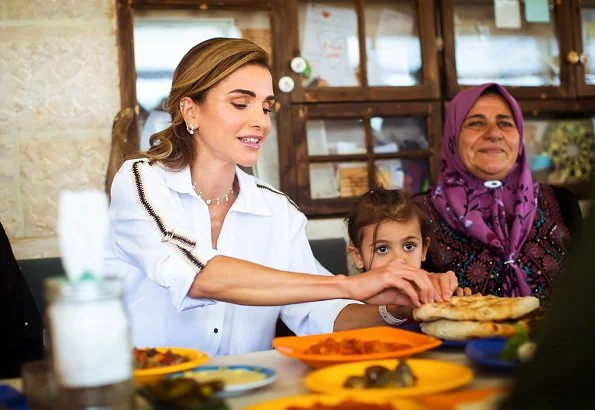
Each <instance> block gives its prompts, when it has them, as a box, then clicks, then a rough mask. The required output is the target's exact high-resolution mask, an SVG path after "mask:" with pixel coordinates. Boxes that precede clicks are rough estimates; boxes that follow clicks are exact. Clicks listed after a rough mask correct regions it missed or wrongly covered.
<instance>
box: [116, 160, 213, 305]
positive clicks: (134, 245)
mask: <svg viewBox="0 0 595 410" xmlns="http://www.w3.org/2000/svg"><path fill="white" fill-rule="evenodd" d="M110 218H111V223H112V224H113V230H114V233H115V235H114V238H115V239H114V240H115V242H116V243H115V248H116V252H117V253H118V256H119V257H120V258H122V259H123V260H124V261H126V262H127V263H129V264H131V265H133V266H135V267H137V268H139V269H140V270H141V271H142V272H144V273H145V274H146V275H147V277H148V278H149V279H151V280H153V281H154V282H156V283H158V284H159V285H160V286H163V287H164V288H166V289H168V291H169V294H170V297H171V300H172V303H173V305H174V306H175V308H176V310H177V311H182V310H186V309H191V308H195V307H200V306H205V305H208V304H212V303H214V301H211V300H207V299H194V298H191V297H189V296H188V291H189V290H190V287H191V286H192V283H193V282H194V279H195V277H196V275H197V274H198V273H199V272H200V271H201V269H203V268H204V266H205V265H206V264H207V263H208V261H209V260H210V259H211V258H213V257H214V256H216V255H218V253H217V251H215V250H213V249H211V247H210V246H201V245H200V244H197V243H196V240H195V239H193V237H192V235H191V234H190V233H188V231H187V229H186V226H185V223H184V218H183V215H181V213H180V212H179V211H178V210H176V207H175V205H174V201H173V198H172V193H171V191H170V190H169V188H168V187H167V185H166V183H165V181H164V179H163V178H162V177H161V176H160V175H159V174H158V173H157V172H156V170H155V169H153V165H152V164H151V163H150V162H148V161H147V160H136V161H128V162H126V163H125V164H124V165H123V166H122V168H121V169H120V171H119V172H118V174H117V175H116V177H115V178H114V182H113V185H112V201H111V205H110Z"/></svg>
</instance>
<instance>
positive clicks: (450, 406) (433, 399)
mask: <svg viewBox="0 0 595 410" xmlns="http://www.w3.org/2000/svg"><path fill="white" fill-rule="evenodd" d="M507 392H508V390H507V389H506V388H504V387H501V388H491V389H477V390H465V391H458V392H453V393H440V394H432V395H430V396H425V397H422V398H421V400H422V402H423V403H425V405H426V406H428V408H430V409H432V410H456V408H457V406H460V405H461V404H470V403H473V402H476V401H479V400H484V399H487V398H488V397H489V396H492V395H494V394H506V393H507Z"/></svg>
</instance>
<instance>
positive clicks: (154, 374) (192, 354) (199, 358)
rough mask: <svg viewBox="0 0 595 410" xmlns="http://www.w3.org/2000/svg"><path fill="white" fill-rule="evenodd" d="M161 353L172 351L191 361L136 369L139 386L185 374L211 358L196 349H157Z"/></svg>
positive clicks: (135, 377) (134, 374)
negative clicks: (164, 377) (180, 373)
mask: <svg viewBox="0 0 595 410" xmlns="http://www.w3.org/2000/svg"><path fill="white" fill-rule="evenodd" d="M155 349H156V350H157V351H159V352H166V351H168V350H171V351H172V353H175V354H179V355H180V356H185V357H187V358H189V359H190V360H189V361H187V362H184V363H180V364H174V365H171V366H160V367H154V368H152V369H136V370H134V373H133V376H134V381H135V382H136V383H138V384H143V383H148V382H152V381H154V380H157V379H160V378H162V377H163V376H165V375H168V374H171V373H176V372H183V371H185V370H190V369H194V368H195V367H198V366H200V365H201V364H203V363H205V362H206V361H207V360H209V356H208V355H207V354H206V353H205V352H201V351H200V350H196V349H186V348H182V347H156V348H155Z"/></svg>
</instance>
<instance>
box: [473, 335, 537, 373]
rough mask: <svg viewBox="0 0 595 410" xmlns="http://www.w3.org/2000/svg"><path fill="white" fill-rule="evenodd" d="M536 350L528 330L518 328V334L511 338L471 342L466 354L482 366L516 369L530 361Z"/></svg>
mask: <svg viewBox="0 0 595 410" xmlns="http://www.w3.org/2000/svg"><path fill="white" fill-rule="evenodd" d="M535 349H536V345H535V343H534V342H532V341H531V340H530V339H529V332H528V331H527V329H525V328H524V327H523V326H517V328H516V333H515V334H514V335H513V336H512V337H511V338H508V339H505V338H494V339H483V340H474V341H472V342H469V344H468V345H467V347H466V348H465V353H466V354H467V357H469V358H470V359H471V360H473V361H474V362H475V363H477V364H479V365H482V366H488V367H497V368H501V369H514V368H516V367H517V366H518V365H519V364H520V363H521V362H524V361H528V360H530V359H531V358H532V357H533V355H534V354H535Z"/></svg>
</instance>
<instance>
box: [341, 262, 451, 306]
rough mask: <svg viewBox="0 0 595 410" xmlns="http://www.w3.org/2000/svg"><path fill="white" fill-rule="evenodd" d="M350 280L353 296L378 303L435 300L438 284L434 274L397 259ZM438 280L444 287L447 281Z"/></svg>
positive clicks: (406, 303)
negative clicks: (431, 274)
mask: <svg viewBox="0 0 595 410" xmlns="http://www.w3.org/2000/svg"><path fill="white" fill-rule="evenodd" d="M347 279H348V289H349V294H350V298H351V299H356V300H360V301H363V302H366V303H370V304H374V305H402V306H410V307H417V306H420V305H421V304H422V303H427V302H433V301H434V300H435V289H436V287H435V285H434V283H433V281H432V280H431V279H430V275H429V274H428V273H427V272H426V271H424V270H423V269H418V268H412V267H408V266H405V265H403V264H402V263H400V262H396V261H393V262H389V263H388V264H386V265H383V266H380V267H378V268H375V269H372V270H370V271H368V272H364V273H362V274H359V275H356V276H350V277H348V278H347ZM434 280H436V279H434ZM438 283H439V285H438V289H442V286H443V284H444V283H445V282H444V280H439V279H438ZM448 286H450V282H449V285H448ZM455 288H456V286H455ZM453 290H454V289H453ZM451 294H452V292H451Z"/></svg>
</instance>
